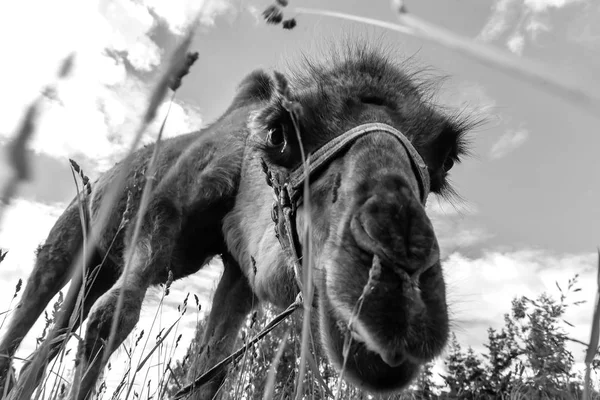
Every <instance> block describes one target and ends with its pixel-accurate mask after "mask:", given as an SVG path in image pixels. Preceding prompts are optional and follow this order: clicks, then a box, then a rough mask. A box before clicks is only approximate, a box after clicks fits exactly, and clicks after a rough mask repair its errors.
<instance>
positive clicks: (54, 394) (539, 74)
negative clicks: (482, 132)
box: [0, 2, 600, 399]
mask: <svg viewBox="0 0 600 400" xmlns="http://www.w3.org/2000/svg"><path fill="white" fill-rule="evenodd" d="M286 4H287V2H286V3H285V4H283V3H282V2H279V5H280V6H283V5H286ZM394 4H395V10H394V13H395V15H396V16H397V18H398V21H399V24H393V23H389V22H384V21H378V20H373V19H368V18H364V17H360V16H353V15H349V14H344V13H339V12H333V11H327V10H316V9H306V8H296V9H294V11H295V12H296V13H298V14H316V15H322V16H329V17H335V18H344V19H349V20H355V21H359V22H362V23H366V24H371V25H376V26H380V27H383V28H386V29H391V30H394V31H396V32H400V33H402V34H407V35H412V36H416V37H419V38H421V39H424V40H427V41H430V42H433V43H436V44H438V45H442V46H444V47H447V48H449V49H451V50H453V51H456V52H458V53H460V54H462V55H465V56H467V57H470V58H471V59H472V60H474V61H477V62H481V63H483V64H485V65H488V66H491V67H492V68H494V69H496V70H497V71H499V72H502V73H506V74H509V75H510V76H512V77H514V78H516V79H520V80H523V81H525V82H528V83H531V84H534V85H536V86H537V87H538V88H542V89H543V90H550V91H551V92H552V93H553V94H555V95H558V96H560V97H562V98H564V99H566V100H567V101H569V102H572V103H573V104H576V105H578V106H580V107H581V108H582V109H584V110H586V111H588V112H590V113H591V114H592V115H594V116H598V115H600V113H598V110H599V109H600V103H599V101H598V99H597V98H596V97H595V96H594V95H592V94H590V93H588V92H587V90H586V89H584V88H583V89H582V88H579V87H575V86H574V85H570V84H568V83H566V82H565V81H564V80H563V79H561V78H559V77H557V76H556V75H555V74H554V73H552V72H551V71H549V70H548V69H547V66H542V65H540V64H538V63H534V62H532V61H528V60H524V59H522V58H518V57H515V56H513V55H511V54H508V53H506V52H502V51H499V50H498V49H495V48H493V47H491V46H487V45H485V44H481V43H477V42H475V41H473V40H471V39H468V38H464V37H461V36H460V35H457V34H455V33H453V32H449V31H447V30H444V29H442V28H440V27H437V26H434V25H432V24H430V23H427V22H426V21H423V20H422V19H420V18H418V17H416V16H414V15H412V14H409V13H408V12H407V11H406V8H405V7H404V6H403V4H401V2H400V3H399V2H395V3H394ZM278 19H279V21H280V22H281V20H282V18H278ZM194 27H195V23H194V24H192V25H191V27H190V29H188V30H187V32H186V34H185V36H184V40H183V41H182V42H181V43H180V45H179V46H178V47H177V49H176V51H175V52H174V54H173V56H172V57H171V58H170V62H169V65H168V67H167V68H166V70H165V71H164V73H163V74H162V75H161V78H160V79H159V81H158V84H157V86H156V88H155V90H154V92H153V94H152V96H151V98H150V100H149V104H148V106H147V108H146V112H145V114H144V117H143V119H142V120H141V121H140V125H139V127H138V129H137V131H136V134H135V137H134V139H133V140H132V142H131V144H130V147H129V150H128V155H127V156H126V157H125V158H124V163H125V164H126V165H125V166H124V167H123V168H122V169H121V171H122V173H121V175H120V176H118V177H117V179H116V181H115V184H114V185H113V187H112V190H111V191H110V192H109V193H108V195H107V196H105V202H104V203H103V205H102V207H101V209H100V211H99V218H98V220H99V222H100V223H99V225H96V226H93V227H91V229H90V230H89V231H88V228H90V227H89V225H90V224H89V223H88V222H86V221H89V215H88V214H87V213H88V211H87V210H88V208H87V206H86V204H87V199H88V196H89V194H90V192H89V190H90V189H91V188H90V186H89V182H87V181H86V179H87V177H86V176H85V174H84V173H83V171H82V170H81V169H80V168H79V166H78V165H77V164H76V163H75V164H72V166H73V178H74V180H75V185H76V189H77V195H78V199H79V211H80V216H81V220H82V223H83V224H84V228H85V229H84V232H87V234H86V237H85V239H84V246H83V248H82V250H81V253H80V254H79V255H78V257H77V259H76V265H80V266H81V265H86V261H87V259H88V258H89V254H90V252H91V249H92V248H93V246H94V244H95V242H96V241H97V240H98V238H99V237H100V235H101V233H102V231H103V230H104V227H105V225H106V222H107V221H108V218H109V216H110V212H111V210H112V207H113V205H114V202H115V201H116V200H117V197H118V196H119V194H120V192H121V191H122V188H123V184H124V181H125V177H126V176H125V173H126V172H127V171H128V168H127V164H128V163H129V162H130V158H129V155H131V154H132V153H133V152H134V151H135V150H136V149H137V147H138V146H139V143H140V140H141V137H142V135H143V133H144V132H145V131H146V130H147V128H148V126H149V125H150V123H151V122H152V121H153V120H154V119H155V117H156V112H157V108H158V106H159V105H160V104H161V103H162V102H163V100H164V98H165V96H166V94H167V92H168V88H169V87H171V88H172V89H173V96H174V95H175V91H176V90H177V88H178V87H179V85H180V83H181V76H179V79H175V80H173V77H174V76H177V75H178V74H179V72H178V71H182V70H185V68H186V67H187V69H189V67H190V64H189V60H190V59H189V57H188V50H189V47H190V44H191V41H192V38H193V34H194ZM196 57H197V56H196ZM72 63H73V57H72V56H70V57H69V58H67V59H66V60H65V61H64V63H63V65H62V66H61V69H60V71H59V73H58V74H57V83H55V84H53V85H49V86H48V88H46V90H57V87H58V83H59V82H60V81H61V80H62V79H66V78H68V75H69V71H70V70H71V66H72ZM42 100H43V96H42V95H40V97H38V98H37V99H35V100H34V101H33V102H32V103H31V104H30V105H29V107H28V108H27V110H26V113H25V115H24V118H23V121H22V123H21V125H20V127H19V128H18V130H17V132H16V134H15V137H14V140H13V141H12V142H11V143H10V149H11V152H12V153H11V166H12V168H13V171H14V173H13V176H12V178H11V179H10V180H9V182H7V183H6V185H5V186H4V187H3V188H2V192H1V196H2V197H1V198H0V201H1V204H0V223H1V222H2V215H3V212H4V211H5V209H6V207H7V205H8V204H9V203H10V201H11V199H12V198H13V197H14V196H15V194H16V193H17V189H18V185H19V184H20V183H22V182H24V181H26V180H27V179H29V177H30V172H29V167H28V160H27V155H26V149H27V143H28V141H29V140H30V139H31V137H32V136H33V135H34V134H35V130H36V125H37V124H36V121H37V117H38V115H39V112H40V110H39V108H40V107H39V105H40V102H41V101H42ZM172 100H173V97H172V98H171V101H172ZM288 106H289V107H290V108H289V111H290V113H291V115H293V116H295V113H294V108H293V103H291V102H289V104H288ZM167 115H168V114H167ZM165 121H166V117H165V120H164V121H163V124H162V126H161V129H160V131H159V133H158V137H157V144H156V146H155V148H154V153H153V155H152V159H151V161H150V164H149V167H148V169H147V171H146V180H145V186H144V189H143V192H142V193H143V194H142V201H141V204H140V207H139V209H138V210H137V215H138V217H137V219H136V224H135V228H134V233H133V240H132V241H133V242H136V241H137V239H138V237H139V232H140V228H141V221H142V218H141V216H143V215H144V213H145V210H146V208H147V206H148V200H149V196H150V193H151V190H152V186H153V184H154V172H155V160H156V158H157V156H158V152H159V151H160V141H161V137H162V132H163V129H164V124H165ZM293 121H294V125H295V127H296V134H297V137H298V140H299V141H300V143H301V134H300V132H299V128H298V124H297V120H296V117H295V118H293ZM301 148H302V146H301ZM302 160H303V163H304V166H305V170H308V164H309V162H310V161H309V159H307V158H306V155H305V154H302ZM76 175H78V176H79V178H80V179H81V180H82V183H83V186H82V189H81V190H80V188H79V184H78V182H77V179H76ZM309 199H310V193H309V179H308V176H305V185H304V207H305V209H306V212H310V200H309ZM129 211H132V210H129ZM130 218H131V216H130V215H128V214H127V212H126V215H123V216H122V220H123V221H127V220H129V219H130ZM121 226H124V224H123V223H122V224H121ZM311 229H312V227H311V225H310V223H306V224H305V226H303V227H302V235H303V236H304V243H306V245H305V246H304V248H303V259H304V260H308V262H307V263H306V264H307V265H305V266H304V269H303V271H302V277H301V281H302V293H303V298H304V301H305V302H307V303H309V304H310V302H311V301H312V298H313V293H314V289H313V287H312V273H313V266H312V262H311V259H312V258H311V257H310V252H311V237H312V236H311ZM132 248H133V246H132ZM4 255H5V254H0V262H1V261H2V259H3V257H4ZM132 257H133V252H132V251H130V252H129V253H128V254H127V255H126V263H125V267H124V272H123V274H124V277H125V279H127V276H128V271H129V268H130V265H131V260H132ZM373 265H374V266H373V267H372V271H371V272H372V274H373V276H375V275H376V274H377V267H376V262H375V261H374V264H373ZM598 267H599V271H600V253H599V266H598ZM78 270H79V271H80V273H78V274H76V275H75V276H74V277H73V281H72V283H71V286H70V288H69V291H68V293H67V295H66V296H65V297H64V300H62V299H61V300H62V301H57V302H56V303H55V305H54V310H55V312H54V313H53V314H52V315H47V317H46V321H47V323H46V327H45V329H44V333H43V334H42V338H43V339H45V340H43V341H40V343H41V346H40V348H38V351H37V355H36V357H35V358H34V359H33V360H31V361H30V363H31V365H30V368H29V375H28V374H25V375H24V376H20V377H19V379H18V381H17V382H16V388H17V389H16V393H18V396H17V397H16V398H20V399H29V398H53V399H54V398H61V396H62V395H63V394H64V393H65V387H66V383H67V382H68V379H66V378H65V376H66V375H65V374H67V373H68V372H67V371H66V365H65V363H64V356H66V355H67V353H68V351H69V350H67V349H66V348H65V346H63V348H62V349H61V352H60V354H59V356H58V357H57V359H56V360H55V362H54V364H53V365H52V366H51V367H50V369H49V370H48V367H49V366H48V361H49V360H48V358H47V355H48V351H49V348H48V343H50V342H51V341H53V340H56V339H58V338H60V337H61V335H67V336H74V337H76V338H80V337H81V334H82V332H81V328H80V330H79V332H78V334H74V333H72V332H71V328H72V326H73V321H70V322H68V323H66V322H67V319H68V318H70V316H71V314H72V313H71V312H70V311H71V310H76V311H75V312H81V304H82V302H83V298H84V296H86V294H85V293H84V291H83V287H84V285H83V284H82V283H83V282H85V281H86V279H87V277H88V273H87V271H86V270H85V268H79V269H78ZM92 273H94V271H92ZM599 273H600V272H599ZM370 278H371V274H370ZM370 284H371V279H370V280H369V282H368V283H367V285H366V286H365V290H364V292H363V296H361V298H360V299H359V302H358V304H357V306H356V307H355V313H354V314H353V318H354V317H356V316H357V315H358V314H359V313H360V308H361V307H360V306H361V302H362V299H364V296H367V295H368V292H369V288H370ZM598 285H599V287H598V291H599V293H600V275H599V282H598ZM20 289H21V281H20V280H19V284H17V287H16V289H15V295H14V296H13V298H12V300H11V303H10V304H9V305H8V308H7V310H6V311H2V312H1V313H0V316H1V317H2V323H1V325H0V329H1V327H2V325H3V324H4V322H5V320H6V318H7V317H8V316H9V315H10V311H11V307H12V301H13V300H14V299H15V298H16V297H17V294H18V293H19V291H20ZM168 293H169V284H167V285H166V286H165V288H164V290H163V293H162V297H161V299H160V302H159V305H158V307H157V310H156V314H155V315H154V320H153V322H152V324H151V326H150V330H152V329H153V328H154V324H155V322H157V319H158V318H159V316H160V313H161V311H162V307H163V301H164V299H165V297H166V296H168ZM196 299H197V298H196ZM123 301H124V300H123V296H120V297H119V300H118V303H117V308H116V313H115V317H114V319H113V324H112V327H111V334H110V335H109V339H108V342H107V343H106V348H108V349H110V348H112V341H113V338H114V336H115V332H116V329H117V324H116V322H117V321H118V317H119V313H120V311H121V308H122V304H123ZM197 304H198V301H197ZM59 306H62V312H59ZM599 306H600V296H598V295H597V298H596V305H595V311H594V316H593V323H592V332H591V338H590V344H589V346H588V354H587V356H586V360H585V362H586V375H585V388H584V399H587V398H588V397H589V393H588V387H589V385H590V370H591V363H592V360H593V358H594V356H595V354H596V349H597V347H598V337H599V329H598V327H599V326H600V311H599ZM186 309H187V298H186V300H185V301H184V303H183V307H182V309H181V314H180V315H179V317H178V318H177V319H176V320H175V321H174V322H172V323H171V325H169V326H168V327H167V328H166V330H164V331H163V330H162V329H163V328H161V333H159V335H158V336H157V337H156V340H155V343H154V344H153V345H152V346H151V347H150V342H149V340H150V336H149V333H145V331H144V330H141V331H140V332H139V333H138V335H137V338H136V339H135V343H134V344H133V345H130V346H129V347H128V346H127V345H126V344H125V343H124V344H123V345H122V346H121V347H122V349H123V351H124V353H125V354H126V356H127V361H128V363H129V366H128V368H127V369H126V372H125V373H124V375H123V377H122V380H121V382H122V384H119V385H118V386H117V390H116V391H115V392H114V393H113V394H112V395H111V396H110V398H115V399H117V398H132V397H133V398H136V397H142V395H143V393H141V392H137V391H136V389H135V387H136V386H135V382H136V377H137V376H138V374H139V373H141V372H142V371H144V367H146V366H148V363H149V362H150V361H151V360H152V359H153V357H155V356H156V358H158V359H159V361H158V364H156V365H155V366H153V367H156V368H157V370H158V371H159V373H158V376H157V385H156V389H155V391H154V392H153V393H150V390H151V389H150V387H151V379H150V378H149V376H148V374H149V372H148V371H149V370H150V369H151V368H147V369H146V370H145V375H144V378H143V380H142V388H144V387H145V388H146V391H147V393H146V396H147V397H148V398H150V397H154V396H157V397H156V398H161V397H160V396H161V395H164V394H165V392H166V388H167V386H168V385H169V384H170V379H171V377H172V376H173V373H172V367H171V361H172V358H173V354H174V351H175V350H176V349H177V348H178V346H179V343H180V339H181V336H180V335H179V336H177V332H178V328H179V323H180V321H181V318H182V317H183V315H184V314H185V312H186ZM77 310H79V311H77ZM303 312H304V322H303V326H302V336H301V337H302V339H301V351H300V364H299V371H298V374H297V383H296V385H295V396H294V397H295V398H296V399H299V398H300V397H301V394H302V393H303V392H304V390H303V384H304V376H305V374H306V373H307V371H306V366H307V365H308V366H309V368H310V370H311V372H312V374H313V376H314V377H315V379H317V380H319V381H323V379H322V377H321V376H320V373H319V371H318V368H317V367H315V365H316V364H315V362H314V359H312V356H311V352H310V348H311V346H314V344H313V343H311V339H310V334H309V333H310V332H309V321H310V312H311V307H304V311H303ZM62 325H67V326H69V329H68V330H67V332H58V331H57V330H56V329H54V327H57V326H62ZM348 325H349V327H350V329H351V327H352V319H351V320H350V321H349V324H348ZM158 327H159V328H160V327H161V324H160V323H159V324H158ZM286 338H287V334H286V336H284V338H283V340H282V341H281V344H280V345H279V347H278V350H277V352H276V355H275V357H274V359H273V363H272V367H271V369H270V372H269V379H268V385H267V388H266V390H265V393H264V399H270V398H272V397H273V392H274V385H275V373H274V371H275V370H276V365H277V363H278V361H279V360H280V358H281V356H282V354H283V349H284V346H285V343H286ZM142 340H144V344H143V346H142V347H141V348H140V347H138V345H139V343H140V342H141V341H142ZM351 340H352V339H351V336H350V335H348V344H347V346H346V349H349V347H350V344H351ZM253 342H254V341H253V340H249V341H247V342H246V343H245V348H250V347H251V346H252V343H253ZM65 343H66V341H65ZM148 347H150V349H149V350H146V349H147V348H148ZM137 349H141V352H142V357H141V358H140V359H139V360H137V363H135V364H134V361H133V356H132V355H133V353H134V352H135V351H136V350H137ZM108 353H109V352H104V355H103V360H102V362H103V363H105V362H108ZM239 356H240V354H238V353H236V354H234V356H233V358H234V359H236V358H239ZM344 356H345V357H347V356H348V352H347V351H346V352H345V354H344ZM243 360H244V361H245V362H251V361H252V357H244V359H243ZM242 365H244V363H242ZM110 368H111V366H110V363H108V369H110ZM39 373H41V374H43V375H44V374H45V377H44V378H43V379H44V381H45V382H46V383H48V382H50V381H51V380H52V379H54V382H53V384H52V386H51V389H50V392H49V394H47V393H46V392H45V386H46V385H44V388H40V389H39V390H38V391H37V392H36V393H35V395H34V390H35V387H34V385H32V384H31V383H32V382H33V380H34V379H33V378H34V377H36V376H37V375H38V374H39ZM240 375H243V370H240ZM342 377H343V369H342V372H341V374H340V380H339V382H338V388H337V393H336V394H335V395H336V398H339V396H340V395H341V394H342V392H343V390H342ZM9 378H10V377H9ZM77 382H78V381H77V380H75V382H74V383H75V385H76V384H77ZM177 385H178V386H181V383H179V382H178V383H177ZM238 385H239V386H238V388H237V389H236V391H237V390H238V389H239V390H240V391H241V390H243V389H242V388H241V383H239V382H238ZM101 387H104V390H105V389H106V384H104V385H103V386H102V385H101ZM73 389H74V390H75V391H77V388H76V387H75V388H73ZM100 393H101V394H103V391H102V390H101V391H100ZM238 393H239V392H238ZM515 395H516V396H517V397H518V395H517V394H515ZM123 396H124V397H123ZM5 397H6V393H4V394H3V398H5Z"/></svg>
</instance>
